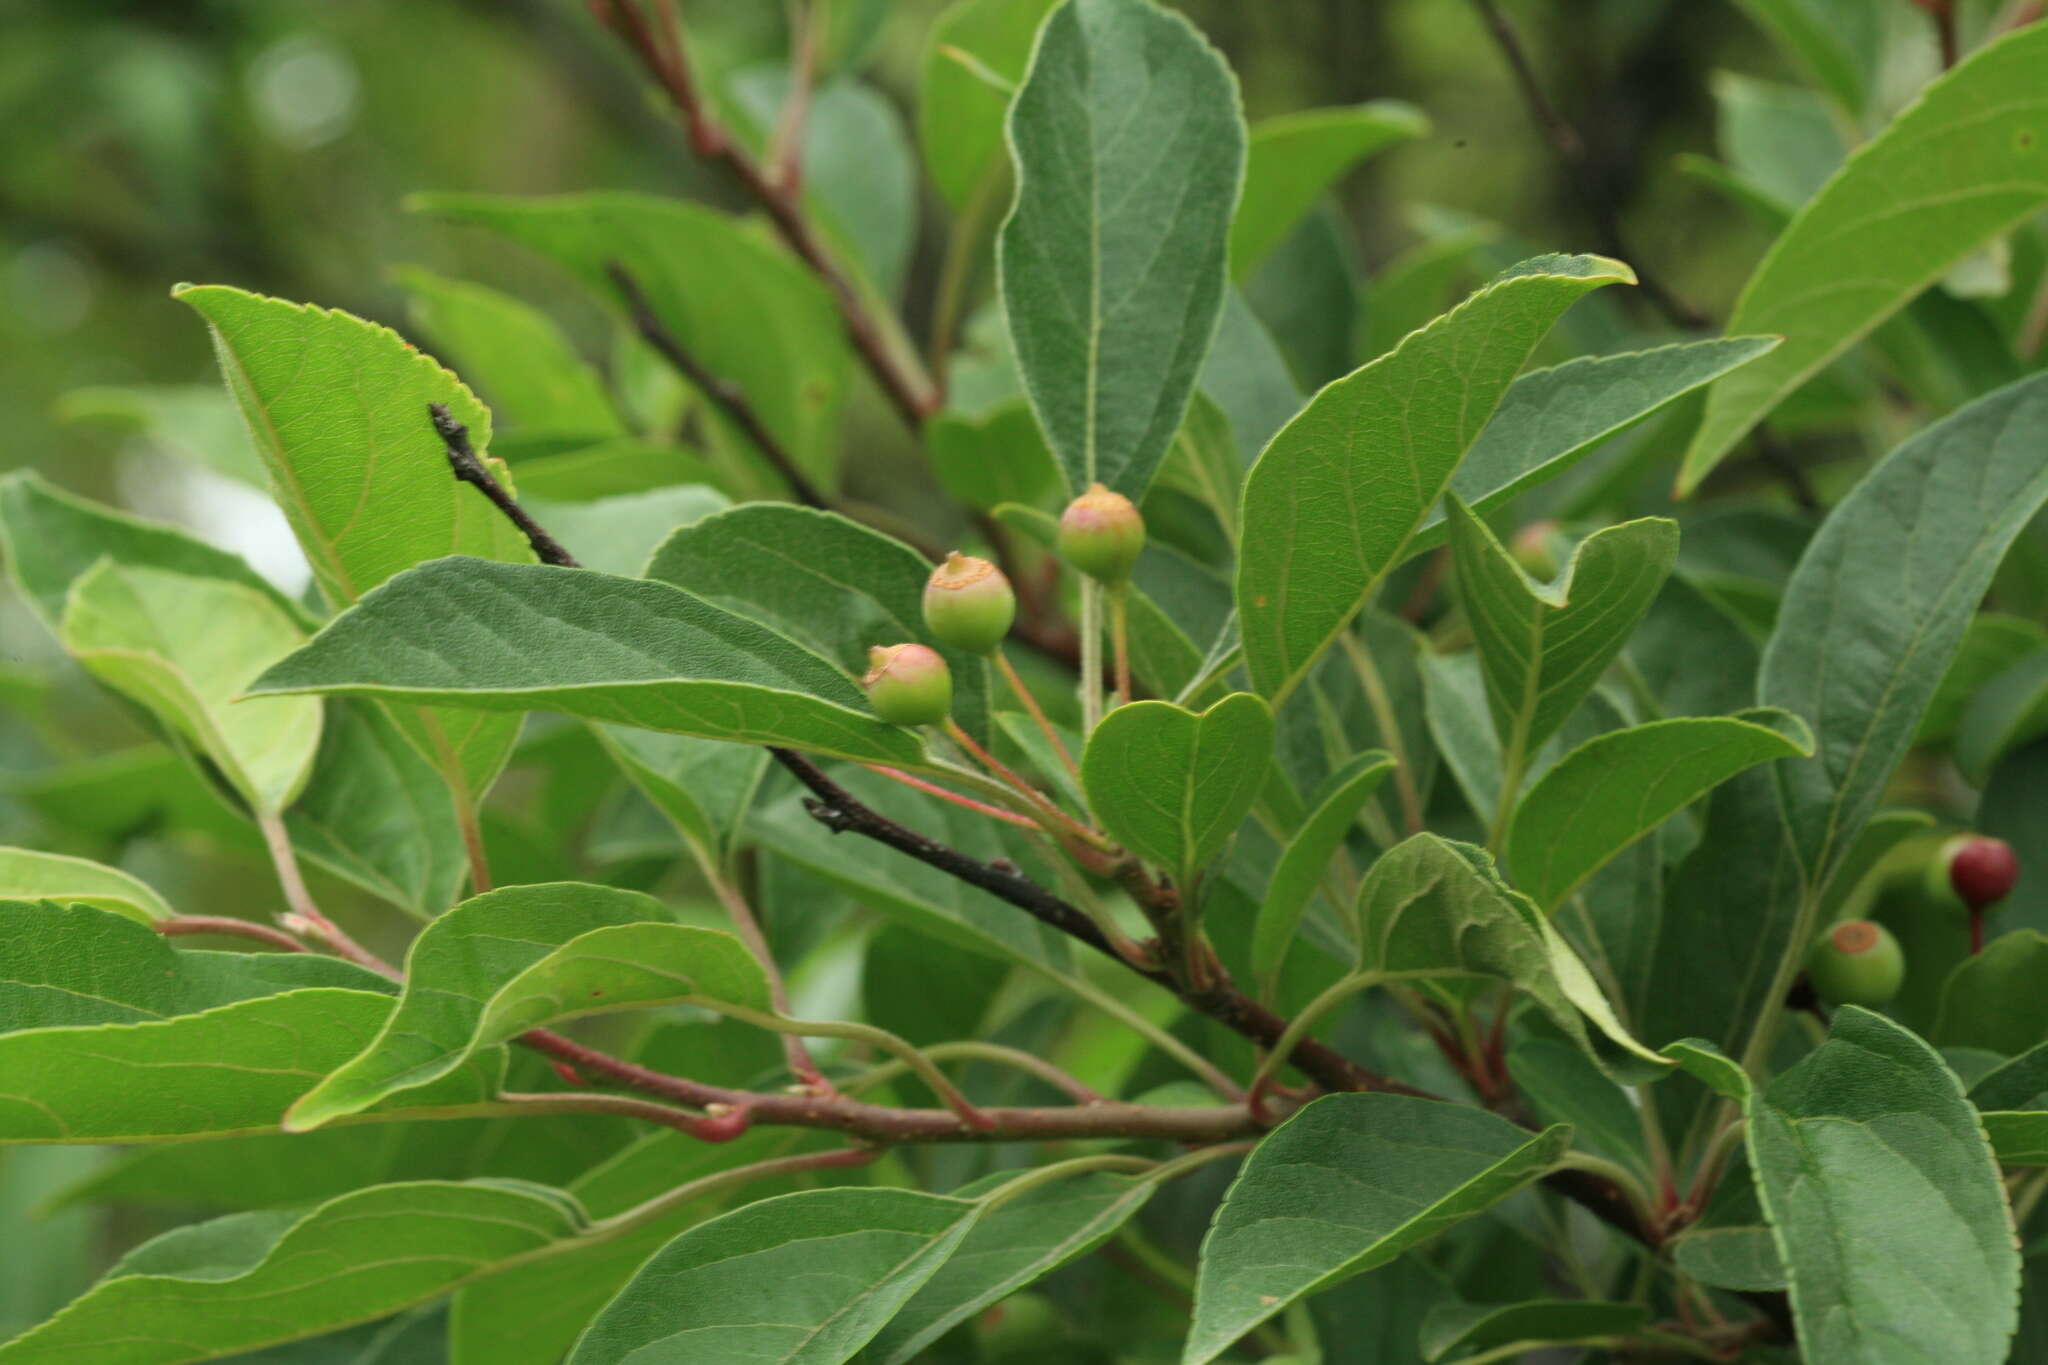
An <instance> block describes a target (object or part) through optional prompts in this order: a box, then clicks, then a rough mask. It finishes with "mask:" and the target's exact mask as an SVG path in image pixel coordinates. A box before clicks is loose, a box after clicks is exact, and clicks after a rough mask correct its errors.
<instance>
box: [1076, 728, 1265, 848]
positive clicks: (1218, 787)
mask: <svg viewBox="0 0 2048 1365" xmlns="http://www.w3.org/2000/svg"><path fill="white" fill-rule="evenodd" d="M1272 758H1273V713H1272V712H1271V711H1270V710H1269V709H1268V708H1267V706H1266V703H1265V702H1264V701H1263V700H1261V699H1260V698H1258V697H1256V696H1253V695H1252V694H1251V693H1249V692H1236V693H1232V694H1231V695H1230V696H1228V697H1225V698H1224V699H1223V700H1222V701H1219V702H1217V703H1216V704H1215V705H1214V706H1212V707H1210V708H1209V709H1208V710H1207V711H1204V712H1202V713H1201V714H1199V715H1197V714H1195V713H1194V712H1192V711H1188V710H1185V709H1183V708H1181V707H1178V706H1175V705H1173V704H1172V703H1171V702H1163V701H1141V702H1133V703H1131V704H1130V705H1129V706H1119V707H1117V708H1116V709H1115V710H1113V711H1111V712H1110V713H1109V714H1108V715H1107V716H1104V717H1103V718H1102V723H1101V724H1099V725H1098V726H1096V727H1095V732H1094V733H1093V734H1091V735H1090V736H1089V737H1088V749H1087V752H1086V753H1085V754H1083V755H1082V758H1081V782H1082V785H1083V786H1084V787H1085V788H1086V789H1087V792H1088V804H1089V806H1090V807H1091V808H1092V809H1093V810H1094V812H1095V816H1096V818H1097V819H1098V820H1100V821H1101V822H1102V826H1103V828H1104V829H1106V830H1108V831H1109V833H1110V834H1111V835H1112V836H1113V837H1115V838H1116V839H1117V840H1118V841H1119V842H1121V843H1122V844H1124V846H1125V847H1127V848H1129V849H1130V850H1132V851H1133V852H1135V853H1137V854H1139V855H1141V856H1143V857H1145V858H1149V859H1151V860H1152V861H1153V862H1155V863H1157V864H1159V865H1160V866H1161V867H1164V868H1167V869H1169V870H1170V871H1171V873H1172V875H1173V877H1174V881H1175V884H1176V885H1178V886H1181V887H1183V888H1186V887H1191V886H1193V885H1194V881H1195V878H1196V876H1197V875H1198V874H1199V873H1200V871H1201V870H1202V868H1203V867H1204V866H1206V865H1207V864H1208V862H1209V861H1210V860H1211V859H1212V858H1214V857H1215V856H1216V855H1217V854H1218V853H1220V852H1221V851H1222V849H1223V845H1224V844H1225V843H1226V842H1227V841H1228V840H1229V838H1230V836H1231V835H1232V834H1234V833H1236V832H1237V827H1238V825H1239V824H1240V823H1241V822H1242V821H1243V820H1244V817H1245V815H1246V813H1247V812H1249V811H1250V810H1251V808H1252V802H1253V801H1254V800H1256V799H1257V797H1258V794H1259V788H1260V787H1262V786H1264V785H1265V782H1266V778H1267V775H1268V773H1269V772H1270V771H1271V768H1272Z"/></svg>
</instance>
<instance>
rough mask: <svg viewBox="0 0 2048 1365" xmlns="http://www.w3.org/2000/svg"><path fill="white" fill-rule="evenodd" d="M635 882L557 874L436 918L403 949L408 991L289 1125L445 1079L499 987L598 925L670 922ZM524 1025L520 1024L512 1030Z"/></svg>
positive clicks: (306, 1124) (477, 1037) (483, 1026)
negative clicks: (622, 884) (590, 881)
mask: <svg viewBox="0 0 2048 1365" xmlns="http://www.w3.org/2000/svg"><path fill="white" fill-rule="evenodd" d="M672 918H673V917H672V916H670V915H669V913H668V911H667V910H666V909H664V908H663V906H662V904H661V902H659V901H657V900H655V899H654V898H653V897H651V896H647V895H643V894H641V893H640V892H637V891H622V890H619V889H616V888H613V887H604V886H590V885H586V884H584V883H581V882H556V883H549V884H546V885H541V886H506V887H500V888H498V889H497V890H495V891H489V892H486V893H484V894H483V895H481V896H472V897H471V898H470V899H468V900H466V901H464V902H463V903H462V904H461V905H458V906H456V907H455V908H454V909H453V910H450V911H449V912H448V913H447V914H445V915H442V916H441V917H440V918H438V919H436V920H435V921H433V923H431V924H429V925H428V926H427V927H426V928H425V929H424V930H422V931H421V932H420V935H419V937H418V938H416V939H414V940H413V943H412V948H411V950H410V951H409V952H408V953H407V954H406V964H405V965H406V971H405V984H404V994H403V995H401V996H400V998H399V1002H398V1007H397V1008H396V1009H395V1010H393V1011H392V1012H391V1017H390V1019H389V1020H388V1021H387V1022H386V1023H385V1025H384V1027H383V1029H382V1030H381V1031H380V1032H379V1033H378V1035H377V1037H376V1038H375V1039H374V1040H373V1041H372V1042H371V1043H370V1044H369V1045H368V1046H366V1047H364V1048H363V1049H362V1050H361V1054H360V1055H359V1056H356V1057H355V1058H354V1059H353V1060H351V1061H349V1062H348V1063H347V1065H345V1066H342V1067H340V1068H339V1069H337V1070H335V1071H334V1073H333V1074H332V1075H330V1076H328V1077H327V1078H326V1079H324V1080H322V1081H321V1082H320V1084H318V1085H317V1086H314V1087H313V1088H312V1089H311V1090H309V1091H307V1092H306V1094H305V1095H304V1096H303V1097H302V1098H301V1099H299V1101H298V1102H297V1103H296V1104H294V1105H293V1106H292V1108H291V1112H290V1113H289V1114H288V1115H286V1126H287V1127H288V1128H290V1129H291V1130H293V1131H294V1132H306V1131H308V1130H311V1129H314V1128H317V1127H319V1126H320V1125H321V1124H323V1123H327V1122H330V1121H332V1120H334V1119H337V1118H340V1117H342V1116H343V1115H346V1114H353V1113H357V1112H359V1111H361V1110H363V1109H366V1108H368V1107H369V1106H370V1105H372V1104H375V1103H376V1102H377V1101H379V1100H381V1099H383V1098H384V1097H385V1096H387V1095H391V1094H395V1093H397V1092H399V1091H401V1090H408V1089H412V1088H415V1087H418V1086H422V1085H426V1084H428V1083H429V1082H432V1081H436V1080H439V1079H440V1078H441V1077H443V1076H445V1075H447V1074H448V1073H449V1072H451V1071H453V1070H455V1069H456V1068H457V1067H459V1066H461V1065H462V1063H463V1061H464V1060H465V1059H467V1058H468V1057H469V1055H470V1054H471V1053H472V1052H474V1051H475V1050H476V1049H478V1048H480V1047H483V1046H487V1045H488V1042H501V1041H504V1039H502V1038H492V1039H489V1040H488V1042H487V1040H486V1039H485V1038H484V1034H485V1033H486V1032H487V1031H494V1030H493V1029H492V1027H491V1026H492V1022H493V1020H492V1014H493V1011H494V1010H495V1009H496V1008H497V1007H498V1004H499V996H500V993H501V992H502V991H503V990H504V989H505V988H506V987H507V986H508V985H509V984H510V983H511V982H512V981H513V980H514V979H515V978H518V977H519V976H520V975H521V974H522V973H524V972H525V971H526V970H527V969H528V968H530V967H533V966H535V965H536V964H538V963H541V962H544V961H546V960H548V959H549V957H550V956H551V955H552V954H553V953H554V952H555V950H557V949H559V948H560V947H562V945H564V944H567V943H570V942H572V941H574V940H576V939H578V938H579V937H581V936H583V935H585V934H588V933H591V932H592V931H595V930H599V929H603V928H607V927H611V926H617V925H637V924H644V923H647V922H650V921H651V922H655V923H660V922H663V921H671V922H672ZM520 1032H524V1029H515V1030H514V1031H513V1033H512V1034H507V1035H505V1037H507V1038H509V1037H512V1036H514V1035H516V1034H517V1033H520Z"/></svg>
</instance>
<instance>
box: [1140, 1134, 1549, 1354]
mask: <svg viewBox="0 0 2048 1365" xmlns="http://www.w3.org/2000/svg"><path fill="white" fill-rule="evenodd" d="M1570 1135H1571V1130H1570V1129H1568V1128H1553V1129H1550V1130H1549V1131H1548V1132H1544V1133H1532V1132H1529V1131H1528V1130H1526V1129H1522V1128H1517V1127H1515V1125H1513V1124H1512V1123H1509V1122H1508V1121H1507V1120H1506V1119H1503V1118H1498V1117H1496V1116H1495V1115H1492V1114H1488V1113H1486V1112H1484V1111H1482V1110H1479V1109H1474V1108H1470V1107H1468V1106H1465V1105H1455V1104H1444V1103H1439V1102H1437V1101H1433V1100H1416V1099H1409V1098H1407V1097H1405V1096H1400V1095H1379V1094H1365V1095H1328V1096H1325V1097H1324V1098H1322V1099H1319V1100H1317V1101H1315V1102H1314V1103H1313V1104H1310V1105H1309V1106H1308V1107H1307V1108H1305V1109H1303V1110H1301V1111H1300V1112H1299V1113H1297V1114H1295V1115H1294V1116H1293V1117H1292V1118H1290V1119H1288V1120H1287V1122H1286V1123H1283V1124H1282V1125H1280V1127H1278V1128H1276V1129H1275V1130H1274V1131H1273V1132H1272V1134H1271V1135H1270V1136H1268V1137H1267V1138H1266V1140H1265V1141H1264V1142H1261V1143H1260V1144H1259V1145H1258V1147H1257V1148H1256V1149H1255V1150H1254V1151H1253V1152H1252V1154H1251V1156H1249V1157H1248V1158H1246V1159H1245V1163H1244V1168H1243V1169H1242V1170H1241V1171H1239V1172H1238V1176H1237V1180H1236V1182H1235V1183H1234V1184H1232V1185H1231V1187H1230V1192H1229V1193H1228V1194H1226V1195H1225V1196H1224V1198H1223V1204H1222V1206H1221V1207H1220V1208H1218V1209H1217V1210H1216V1216H1215V1220H1214V1221H1213V1222H1212V1223H1211V1224H1210V1226H1209V1235H1208V1236H1207V1237H1206V1238H1205V1239H1203V1242H1202V1258H1201V1265H1200V1268H1199V1270H1198V1272H1197V1273H1198V1278H1197V1280H1196V1285H1195V1310H1194V1323H1193V1326H1192V1329H1191V1331H1190V1332H1189V1334H1188V1341H1187V1348H1186V1350H1185V1352H1184V1353H1183V1354H1182V1356H1181V1361H1182V1365H1206V1362H1208V1361H1211V1360H1214V1359H1215V1358H1216V1357H1217V1356H1219V1355H1221V1354H1223V1352H1224V1351H1226V1350H1228V1349H1229V1348H1230V1347H1231V1346H1232V1345H1233V1344H1235V1343H1236V1342H1237V1341H1238V1339H1239V1338H1241V1337H1243V1336H1244V1334H1245V1333H1247V1332H1249V1331H1250V1330H1251V1329H1252V1328H1254V1327H1256V1326H1258V1325H1259V1324H1260V1323H1262V1322H1264V1321H1266V1320H1267V1319H1268V1318H1271V1317H1275V1316H1277V1315H1278V1314H1279V1313H1281V1312H1282V1311H1283V1310H1284V1309H1286V1307H1287V1306H1288V1305H1289V1304H1291V1303H1293V1302H1294V1301H1296V1300H1297V1299H1300V1298H1302V1297H1303V1296H1305V1295H1308V1294H1313V1293H1316V1292H1318V1291H1320V1290H1323V1289H1327V1288H1329V1287H1330V1286H1332V1285H1335V1284H1338V1283H1340V1282H1342V1281H1344V1280H1346V1279H1349V1278H1350V1277H1351V1276H1353V1275H1357V1274H1359V1273H1361V1272H1362V1271H1367V1270H1370V1269H1372V1268H1373V1267H1374V1266H1378V1265H1384V1264H1385V1263H1386V1262H1388V1261H1391V1260H1393V1259H1394V1258H1395V1257H1396V1256H1399V1255H1400V1254H1401V1253H1402V1252H1404V1251H1406V1250H1408V1249H1409V1248H1410V1247H1412V1246H1415V1245H1416V1244H1418V1243H1420V1242H1423V1241H1426V1240H1428V1239H1429V1238H1431V1237H1434V1236H1436V1235H1437V1234H1438V1233H1440V1232H1443V1231H1444V1230H1445V1229H1447V1228H1449V1227H1451V1226H1453V1225H1455V1224H1456V1223H1458V1222H1460V1221H1462V1220H1463V1219H1466V1218H1469V1217H1471V1216H1473V1215H1474V1214H1477V1213H1481V1212H1483V1211H1484V1210H1486V1209H1488V1208H1490V1207H1492V1206H1493V1205H1494V1204H1497V1203H1499V1202H1500V1201H1501V1200H1503V1199H1505V1198H1507V1197H1508V1196H1509V1195H1510V1194H1513V1193H1514V1192H1515V1191H1516V1190H1518V1189H1520V1188H1521V1187H1522V1186H1524V1185H1526V1184H1528V1183H1529V1182H1530V1181H1531V1180H1534V1179H1536V1178H1537V1177H1538V1176H1540V1175H1542V1174H1543V1173H1544V1171H1545V1170H1546V1169H1547V1168H1548V1167H1549V1166H1550V1164H1551V1163H1552V1162H1554V1161H1556V1160H1557V1158H1558V1157H1559V1156H1560V1155H1562V1154H1563V1152H1564V1149H1565V1145H1566V1143H1567V1142H1568V1140H1569V1139H1570Z"/></svg>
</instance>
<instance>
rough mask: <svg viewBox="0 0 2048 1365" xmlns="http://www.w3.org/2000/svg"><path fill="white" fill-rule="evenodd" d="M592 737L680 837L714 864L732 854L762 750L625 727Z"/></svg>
mask: <svg viewBox="0 0 2048 1365" xmlns="http://www.w3.org/2000/svg"><path fill="white" fill-rule="evenodd" d="M596 733H597V736H598V738H599V739H600V740H602V741H603V743H604V747H605V749H606V750H607V751H608V752H609V753H610V754H611V755H612V757H613V758H615V759H617V760H618V764H619V768H620V769H621V771H623V772H624V773H625V774H626V776H627V778H628V779H630V780H631V781H632V783H633V785H634V786H635V787H638V788H639V789H640V791H641V793H642V794H643V795H644V796H646V797H647V799H648V800H650V801H652V802H653V803H654V804H655V806H656V808H658V809H659V810H660V811H661V813H662V814H663V815H666V816H667V817H668V818H669V820H670V821H671V822H672V823H673V824H674V825H675V827H676V829H677V830H678V831H679V832H680V833H681V834H682V835H683V837H685V838H686V839H691V840H694V841H696V842H697V843H698V844H699V845H700V846H702V848H703V849H704V850H705V852H706V853H707V854H708V855H709V856H711V857H712V858H714V859H718V858H722V857H724V856H725V855H726V854H728V853H729V852H730V851H731V850H732V846H733V844H734V842H735V840H736V839H737V838H738V836H739V830H740V826H741V824H742V822H743V821H744V818H745V816H746V811H747V807H748V806H749V805H751V804H752V803H753V800H754V794H755V793H756V792H757V791H758V790H759V789H760V785H761V774H762V771H763V770H764V769H765V768H766V767H767V766H768V751H767V750H766V749H760V748H755V747H752V746H749V745H743V744H726V743H722V742H720V741H718V740H714V739H697V738H695V737H694V736H690V735H664V734H661V733H658V732H657V731H653V730H636V729H633V728H632V727H630V726H625V725H600V726H598V727H597V728H596Z"/></svg>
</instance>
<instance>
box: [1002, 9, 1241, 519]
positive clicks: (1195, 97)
mask: <svg viewBox="0 0 2048 1365" xmlns="http://www.w3.org/2000/svg"><path fill="white" fill-rule="evenodd" d="M1009 138H1010V148H1011V152H1012V155H1013V156H1014V158H1015V164H1016V168H1017V197H1016V201H1015V203H1014V206H1013V207H1012V209H1011V211H1010V217H1009V219H1008V221H1006V222H1005V223H1004V224H1003V229H1002V234H1001V236H1000V238H999V240H998V246H997V271H998V274H999V276H1000V281H1001V288H1002V297H1003V307H1004V311H1005V316H1006V318H1007V320H1008V323H1009V328H1010V337H1011V341H1012V344H1013V347H1014V349H1015V352H1016V356H1017V365H1018V368H1019V370H1020V371H1021V372H1022V374H1023V377H1024V387H1025V390H1026V392H1027V393H1028V394H1029V395H1030V398H1031V405H1032V408H1033V409H1034V410H1035V411H1036V412H1037V414H1038V423H1039V426H1040V427H1042V428H1043V429H1044V431H1045V434H1046V440H1047V441H1048V443H1049V444H1050V445H1051V446H1052V448H1053V451H1054V453H1055V454H1057V455H1058V456H1059V458H1060V464H1061V467H1062V468H1063V469H1064V470H1065V472H1066V476H1067V484H1068V487H1069V489H1070V491H1072V492H1075V493H1079V492H1080V491H1082V490H1083V489H1085V488H1086V487H1087V486H1088V485H1089V484H1091V483H1096V482H1100V483H1104V484H1107V485H1109V486H1110V487H1111V488H1114V489H1116V490H1117V491H1118V492H1120V493H1123V494H1126V495H1127V496H1130V497H1132V498H1137V497H1139V496H1141V495H1142V494H1143V493H1144V491H1145V489H1146V487H1147V485H1149V484H1150V483H1151V481H1152V475H1153V472H1154V471H1155V470H1156V469H1157V468H1158V466H1159V461H1160V460H1161V459H1162V458H1163V457H1164V456H1165V454H1166V448H1167V446H1168V445H1169V444H1170V443H1171V442H1172V440H1173V434H1174V432H1175V431H1176V430H1178V429H1179V427H1180V419H1181V414H1182V412H1183V411H1184V410H1185V409H1186V407H1187V402H1188V395H1189V394H1190V393H1192V392H1193V390H1194V387H1195V379H1196V375H1197V373H1198V372H1199V371H1200V370H1201V367H1202V360H1203V357H1204V356H1205V355H1207V353H1208V351H1209V345H1210V342H1211V340H1212V339H1213V338H1214V336H1215V334H1216V325H1217V317H1218V315H1219V313H1220V310H1221V309H1222V306H1223V295H1224V290H1225V287H1226V284H1227V280H1226V270H1225V264H1226V262H1225V251H1226V238H1227V235H1228V233H1229V231H1230V219H1231V213H1232V211H1233V210H1234V209H1235V208H1236V207H1237V200H1238V190H1239V187H1240V184H1241V182H1242V180H1243V177H1244V158H1245V133H1244V116H1243V114H1242V113H1241V112H1240V110H1239V107H1238V95H1237V82H1236V80H1235V78H1233V77H1232V75H1231V73H1230V68H1229V67H1228V66H1227V65H1226V64H1225V63H1224V61H1223V58H1222V56H1221V55H1220V54H1218V53H1217V52H1216V51H1215V49H1213V48H1211V47H1210V46H1209V45H1208V43H1207V42H1206V41H1205V40H1204V39H1203V38H1202V36H1201V35H1200V34H1199V33H1197V32H1196V31H1195V29H1194V27H1193V26H1192V25H1191V24H1189V23H1188V21H1187V20H1186V19H1185V18H1183V17H1182V16H1180V15H1179V14H1177V13H1173V12H1170V11H1168V10H1164V9H1161V8H1160V7H1159V6H1157V5H1155V4H1153V3H1152V2H1151V0H1068V3H1067V4H1065V5H1063V6H1061V7H1060V8H1059V9H1057V10H1055V11H1054V12H1053V14H1052V17H1051V18H1049V19H1048V20H1047V21H1046V24H1045V27H1044V29H1043V31H1042V32H1041V34H1040V36H1039V41H1038V47H1037V50H1036V51H1035V53H1034V54H1033V56H1032V60H1031V69H1030V71H1029V72H1028V73H1027V74H1026V76H1025V78H1024V84H1023V86H1022V87H1021V88H1020V89H1019V90H1018V92H1017V97H1016V99H1015V101H1014V102H1012V104H1011V106H1010V121H1009Z"/></svg>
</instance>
